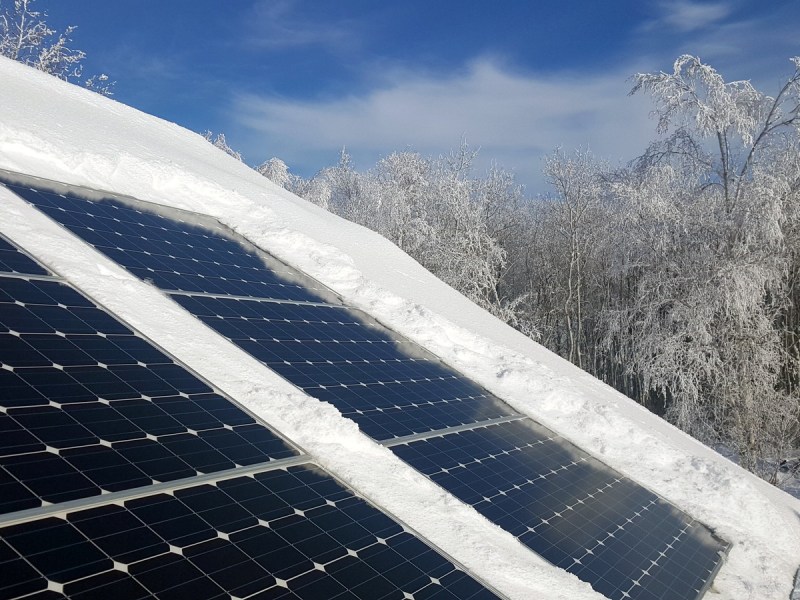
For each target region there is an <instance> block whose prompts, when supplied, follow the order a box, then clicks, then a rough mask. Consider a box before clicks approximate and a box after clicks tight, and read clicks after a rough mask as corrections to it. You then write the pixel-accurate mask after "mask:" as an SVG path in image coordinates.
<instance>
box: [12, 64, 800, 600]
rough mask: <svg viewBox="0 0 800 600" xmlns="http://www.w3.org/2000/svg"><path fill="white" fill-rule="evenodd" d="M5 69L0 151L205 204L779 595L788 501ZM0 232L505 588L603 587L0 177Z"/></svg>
mask: <svg viewBox="0 0 800 600" xmlns="http://www.w3.org/2000/svg"><path fill="white" fill-rule="evenodd" d="M0 81H2V85H1V86H0V102H1V104H0V106H2V113H0V168H2V169H7V170H10V171H15V172H20V173H24V174H28V175H34V176H39V177H43V178H46V179H52V180H57V181H63V182H66V183H70V184H75V185H83V186H86V187H90V188H94V189H98V190H103V191H109V192H114V193H117V194H124V195H130V196H133V197H135V198H139V199H142V200H147V201H151V202H156V203H161V204H165V205H169V206H174V207H177V208H183V209H188V210H192V211H195V212H200V213H205V214H209V215H212V216H215V217H217V218H218V219H219V220H220V221H222V222H223V223H225V224H227V225H228V226H230V227H231V228H233V229H234V230H236V231H238V232H239V233H241V234H243V235H245V236H246V237H247V238H248V239H249V240H250V241H252V242H254V243H256V244H257V245H259V246H261V247H262V248H263V249H265V250H267V251H269V252H271V253H272V254H274V255H276V256H278V257H279V258H281V259H283V260H285V261H286V262H288V263H290V264H292V265H294V266H296V267H298V268H300V269H301V270H303V271H305V272H306V273H308V274H309V275H311V276H313V277H315V278H317V279H318V280H319V281H321V282H322V283H324V284H326V285H327V286H329V287H330V288H332V289H333V290H334V291H336V292H337V293H339V294H340V295H341V296H342V297H343V298H344V299H345V301H346V302H348V303H350V304H352V305H355V306H357V307H360V308H363V309H365V310H367V311H368V312H369V313H371V314H372V315H374V316H375V317H376V318H378V319H379V320H381V321H382V322H383V323H385V324H386V325H388V326H389V327H391V328H393V329H395V330H396V331H398V332H399V333H401V334H403V335H406V336H407V337H409V338H411V339H413V340H415V341H416V342H418V343H420V344H421V345H423V346H425V347H426V348H428V349H429V350H431V351H433V352H434V353H435V354H437V355H438V356H440V357H441V358H442V359H444V360H445V361H446V362H448V363H450V364H451V365H452V366H454V367H455V368H457V369H459V370H461V371H463V372H465V373H467V374H469V375H470V376H471V377H472V378H473V379H475V380H476V381H477V382H478V383H480V384H482V385H483V386H484V387H486V388H487V389H489V390H490V391H492V392H494V393H496V394H497V395H498V396H500V397H501V398H503V399H504V400H506V401H507V402H509V404H511V405H512V406H513V407H514V408H515V409H517V410H519V411H521V412H524V413H526V414H529V415H530V416H532V417H533V418H535V419H536V420H538V421H540V422H541V423H543V424H544V425H546V426H548V427H550V428H552V429H554V430H555V431H556V432H558V433H560V434H561V435H563V436H565V437H566V438H568V439H570V440H572V441H573V442H575V443H576V444H577V445H579V446H581V447H582V448H583V449H585V450H587V451H588V452H590V453H593V454H594V455H595V456H597V457H598V458H600V459H601V460H602V461H604V462H606V463H607V464H609V465H610V466H612V467H614V468H616V469H618V470H620V471H622V472H623V473H625V474H627V475H629V476H630V477H632V478H633V479H635V480H637V481H638V482H640V483H641V484H643V485H645V486H646V487H648V488H650V489H652V490H653V491H655V492H657V493H659V494H660V495H662V496H664V497H665V498H667V499H668V500H670V501H671V502H673V503H674V504H676V505H677V506H678V507H680V508H681V509H683V510H684V511H686V512H687V513H689V514H690V515H691V516H692V517H694V518H696V519H698V520H700V521H702V522H704V523H706V524H707V525H709V526H710V527H712V528H713V529H715V530H716V532H717V533H718V534H719V535H720V536H722V537H724V538H725V539H726V540H728V541H730V542H732V543H733V547H732V549H731V551H730V554H729V557H728V560H727V562H726V564H725V565H723V567H722V570H721V571H720V573H719V574H718V576H717V578H716V582H715V585H714V588H713V589H714V590H715V591H716V592H719V596H716V597H720V598H731V599H733V598H737V599H738V598H747V597H751V598H759V599H761V598H763V599H771V598H776V599H778V598H780V599H785V598H787V597H788V596H789V593H790V590H791V585H792V579H793V576H794V572H795V570H796V569H797V566H798V562H799V559H798V557H800V517H799V515H800V501H798V500H796V499H794V498H792V497H790V496H788V495H787V494H784V493H782V492H780V491H778V490H776V489H774V488H772V487H771V486H769V485H768V484H766V483H764V482H762V481H761V480H759V479H757V478H755V477H753V476H752V475H750V474H748V473H746V472H745V471H743V470H742V469H739V468H738V467H736V466H735V465H733V464H731V463H729V462H728V461H727V460H725V459H723V458H722V457H720V456H719V455H717V454H716V453H714V452H713V451H711V450H709V449H708V448H706V447H704V446H702V445H701V444H699V443H697V442H696V441H694V440H693V439H691V438H690V437H688V436H686V435H685V434H683V433H682V432H680V431H678V430H676V429H674V428H673V427H671V426H669V425H668V424H666V423H664V422H663V421H661V420H660V419H658V418H657V417H655V416H653V415H651V414H650V413H649V412H647V411H646V410H645V409H643V408H641V407H639V406H638V405H636V404H635V403H634V402H632V401H630V400H628V399H627V398H625V397H624V396H621V395H620V394H618V393H616V392H615V391H613V390H611V389H610V388H608V387H607V386H605V385H603V384H602V383H600V382H598V381H597V380H595V379H594V378H592V377H590V376H588V375H586V374H585V373H583V372H581V371H580V370H578V369H577V368H576V367H574V366H572V365H571V364H569V363H568V362H566V361H564V360H562V359H560V358H558V357H556V356H554V355H553V354H551V353H550V352H548V351H547V350H545V349H543V348H542V347H541V346H539V345H538V344H536V343H534V342H532V341H531V340H529V339H527V338H525V337H524V336H522V335H521V334H519V333H518V332H516V331H514V330H513V329H511V328H509V327H507V326H506V325H504V324H502V323H501V322H499V321H498V320H496V319H495V318H494V317H492V316H491V315H489V314H488V313H486V312H485V311H483V310H482V309H480V308H478V307H477V306H475V305H474V304H472V303H470V302H469V301H468V300H466V299H465V298H463V297H462V296H461V295H459V294H458V293H457V292H455V291H453V290H452V289H451V288H449V287H447V286H446V285H444V284H443V283H441V282H440V281H438V280H437V279H436V278H434V277H433V276H432V275H431V274H430V273H428V272H427V271H425V270H424V269H422V268H421V267H420V266H419V265H418V264H417V263H416V262H415V261H413V260H412V259H411V258H409V257H408V256H407V255H405V254H403V253H402V252H401V251H399V250H398V249H397V248H396V247H395V246H394V245H392V244H391V243H389V242H388V241H386V240H384V239H383V238H381V237H380V236H377V235H376V234H374V233H372V232H369V231H367V230H365V229H363V228H361V227H359V226H357V225H354V224H351V223H348V222H346V221H343V220H341V219H339V218H338V217H336V216H334V215H331V214H329V213H327V212H325V211H323V210H321V209H319V208H317V207H315V206H313V205H310V204H308V203H306V202H305V201H303V200H301V199H299V198H297V197H295V196H293V195H291V194H289V193H288V192H286V191H284V190H282V189H279V188H277V187H276V186H274V185H272V184H271V183H270V182H269V181H267V180H266V179H264V178H263V177H261V176H259V175H258V174H257V173H255V172H254V171H252V170H251V169H249V168H248V167H246V166H245V165H243V164H241V163H239V162H237V161H235V160H234V159H232V158H230V157H227V156H225V155H223V154H222V153H221V152H219V151H218V150H216V149H215V148H213V147H212V146H211V145H210V144H208V143H207V142H205V140H203V139H202V138H201V137H200V136H199V135H196V134H194V133H191V132H189V131H186V130H184V129H181V128H180V127H177V126H176V125H174V124H170V123H166V122H164V121H161V120H159V119H156V118H154V117H151V116H148V115H145V114H143V113H140V112H138V111H136V110H134V109H131V108H129V107H126V106H124V105H121V104H119V103H116V102H113V101H110V100H108V99H106V98H103V97H100V96H98V95H96V94H92V93H89V92H86V91H85V90H82V89H80V88H77V87H74V86H70V85H67V84H64V83H63V82H60V81H58V80H56V79H54V78H51V77H49V76H46V75H43V74H41V73H38V72H36V71H33V70H30V69H28V68H25V67H22V66H21V65H18V64H16V63H13V62H11V61H8V60H4V59H3V60H0ZM0 232H2V233H4V234H6V235H8V236H9V237H10V238H11V239H12V240H15V241H16V242H18V243H20V244H21V245H23V247H25V248H26V249H27V250H29V251H30V252H31V253H32V254H34V255H35V256H36V257H38V258H40V259H41V260H42V261H43V262H45V263H46V264H47V265H49V266H50V267H52V268H53V269H54V270H55V271H57V272H58V273H60V274H62V275H64V276H65V277H66V278H67V279H69V280H70V281H73V282H74V283H75V284H76V285H78V287H79V288H81V289H82V290H84V291H85V292H87V293H88V294H89V295H91V296H92V297H94V298H95V299H96V300H97V301H99V302H101V303H102V304H104V305H105V306H107V307H108V308H110V309H111V310H112V311H114V312H116V313H117V314H119V315H120V316H122V317H123V318H124V319H126V320H127V321H128V322H130V323H131V324H132V325H133V326H135V327H136V328H138V329H139V330H140V331H142V332H143V333H144V334H145V335H147V336H148V337H151V338H152V339H154V340H155V341H156V342H157V343H159V344H160V345H162V346H163V347H164V348H166V349H167V350H168V351H170V352H172V353H173V354H174V355H176V356H177V357H178V358H179V359H181V360H182V361H184V362H186V363H187V364H189V366H190V367H192V368H194V369H196V370H197V371H199V372H200V373H201V374H202V375H204V376H205V377H207V378H208V379H210V380H212V381H214V382H216V383H218V385H220V387H221V388H222V389H223V390H224V391H226V392H227V393H229V394H230V395H231V396H233V397H234V398H235V399H237V400H238V401H240V402H242V403H244V404H247V405H248V406H250V407H252V408H253V410H255V411H256V412H259V413H260V414H262V415H263V416H264V418H265V420H266V421H267V422H268V423H270V424H272V425H274V426H276V427H277V428H278V429H280V430H281V431H282V432H283V433H284V434H286V435H287V436H288V437H289V438H290V439H292V440H293V441H295V442H296V443H298V444H300V445H301V446H303V447H304V448H305V449H306V450H307V451H308V452H310V453H311V454H312V455H314V456H315V457H316V458H317V459H318V460H319V462H320V463H321V464H322V465H323V466H325V467H326V468H328V469H330V470H331V471H332V472H334V473H335V474H337V475H339V476H340V477H342V478H343V479H345V480H346V481H347V482H348V483H350V484H351V485H353V486H354V487H356V488H357V489H359V491H361V492H362V493H364V494H365V495H367V496H369V497H371V498H372V499H373V500H374V501H376V502H377V503H379V504H381V505H383V506H385V507H386V508H387V509H388V510H390V511H392V512H393V513H394V514H395V515H396V516H398V517H399V518H400V519H402V520H404V521H406V522H407V523H409V524H410V525H411V526H412V527H413V528H415V529H417V530H418V531H420V532H421V533H422V534H423V535H424V536H425V537H428V538H429V539H431V540H432V541H433V542H434V543H435V544H437V545H438V546H439V547H441V548H442V549H443V550H444V551H446V552H448V553H450V554H451V555H452V556H453V557H454V558H456V559H457V560H459V561H460V562H462V563H463V564H465V566H467V567H468V568H470V569H471V570H473V571H474V572H475V573H476V574H477V575H478V576H479V577H482V578H484V579H485V580H486V581H488V582H490V583H491V584H492V585H494V586H495V587H497V589H498V590H500V591H501V592H503V593H505V594H507V595H508V596H510V597H512V598H536V597H547V598H577V599H582V598H587V599H588V598H598V597H599V595H598V594H596V593H595V592H593V591H592V590H591V588H589V586H588V585H587V584H585V583H583V582H580V581H578V580H577V579H576V578H575V577H573V576H571V575H569V574H567V573H566V572H564V571H561V570H560V569H557V568H555V567H552V566H550V565H548V564H546V563H545V562H544V561H543V560H541V559H539V558H538V557H536V556H535V555H533V554H532V553H531V552H529V551H528V550H527V549H526V548H524V547H523V546H522V545H521V544H519V543H518V542H517V541H516V540H515V539H514V538H513V537H512V536H511V535H510V534H507V533H506V532H504V531H502V530H500V529H499V528H497V527H495V526H494V525H492V524H490V523H488V522H487V521H485V520H484V519H483V518H482V517H480V516H479V515H478V514H477V513H475V511H473V510H472V509H470V508H468V507H466V506H464V505H462V504H461V503H460V502H458V501H456V500H455V499H453V498H452V497H451V496H449V495H448V494H446V493H444V492H443V491H441V490H440V489H439V488H438V487H436V486H435V485H433V484H432V483H430V482H429V481H428V480H427V479H425V478H424V477H422V476H421V475H420V474H419V473H417V472H416V471H414V470H413V469H411V468H410V467H408V466H406V465H405V464H404V463H402V462H400V461H399V459H397V458H396V457H394V455H393V454H392V453H391V452H389V451H388V450H386V449H385V448H382V447H380V446H379V445H378V444H376V443H374V442H372V441H371V440H369V439H368V438H367V437H366V436H363V435H362V434H360V433H359V432H358V430H357V429H356V427H355V426H354V424H353V423H352V422H351V421H349V420H347V419H344V418H342V417H341V416H340V415H339V413H338V411H336V410H335V409H334V408H333V407H332V406H330V405H327V404H324V403H322V402H319V401H317V400H314V399H312V398H310V397H308V396H306V395H304V394H303V393H301V392H299V391H298V390H297V389H295V388H294V387H292V386H291V385H289V384H287V383H286V382H285V381H283V380H282V379H281V378H279V377H278V376H276V375H274V374H273V373H271V372H270V371H269V370H268V369H266V368H265V367H263V366H262V365H261V364H260V363H258V362H257V361H256V360H255V359H253V358H251V357H250V356H248V355H246V354H245V353H243V352H242V351H241V350H239V349H238V348H235V347H234V346H233V345H232V344H229V343H227V342H225V341H224V340H221V339H220V338H219V337H218V336H217V335H216V334H214V333H212V332H211V331H210V330H206V329H205V328H204V327H198V325H197V322H196V321H195V320H194V318H193V317H191V316H189V315H188V314H187V313H185V312H184V311H183V310H181V309H180V308H179V307H178V306H177V305H175V304H174V303H172V302H171V301H170V300H169V299H168V298H166V297H165V296H164V295H163V294H161V293H160V292H158V291H157V290H155V289H154V288H153V287H151V286H148V285H146V284H144V283H142V282H140V281H139V280H138V279H136V278H134V277H133V276H131V275H130V274H129V273H128V272H127V271H125V270H123V269H122V268H121V267H119V266H118V265H116V264H115V263H113V262H112V261H110V260H108V259H107V258H105V257H104V256H102V255H100V254H98V253H97V252H96V251H94V250H93V249H91V248H89V247H88V246H86V245H85V244H83V243H82V242H80V241H79V240H77V239H76V238H75V237H74V236H72V235H71V234H69V233H68V232H67V231H66V230H64V229H62V228H61V227H59V226H57V225H55V224H54V223H53V222H51V221H49V220H48V219H47V218H46V217H44V216H43V215H41V214H40V213H38V212H37V211H35V210H34V209H33V208H31V207H30V206H28V205H26V204H24V203H22V202H21V201H19V200H18V199H16V198H15V197H14V196H13V195H11V194H10V193H8V192H6V191H5V190H2V189H0ZM365 464H367V465H369V468H364V466H363V465H365ZM398 487H402V489H403V492H404V493H403V494H402V495H401V494H397V493H396V490H397V488H398Z"/></svg>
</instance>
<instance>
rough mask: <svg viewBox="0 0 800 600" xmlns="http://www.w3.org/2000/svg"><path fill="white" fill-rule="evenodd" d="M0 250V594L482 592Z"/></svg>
mask: <svg viewBox="0 0 800 600" xmlns="http://www.w3.org/2000/svg"><path fill="white" fill-rule="evenodd" d="M0 252H2V255H1V256H2V261H3V262H2V263H0V271H3V270H4V271H6V273H2V272H0V367H1V368H0V514H1V515H3V517H1V518H0V523H2V522H6V523H13V524H10V525H7V526H4V527H0V599H3V600H5V599H9V598H21V597H24V598H26V599H34V598H38V599H45V598H73V599H83V600H88V599H90V598H96V599H103V600H106V599H108V598H112V597H114V598H119V599H120V600H125V599H134V598H151V597H155V598H159V599H165V600H166V599H171V598H175V599H177V598H186V597H193V598H198V599H199V598H230V597H242V598H244V597H248V598H258V599H267V598H285V599H289V598H303V599H308V600H311V599H323V598H325V599H327V598H337V599H342V600H345V599H356V598H362V599H372V598H386V599H389V598H404V597H405V598H416V599H422V598H437V599H441V600H455V599H456V598H472V599H475V600H478V599H487V600H488V599H489V598H496V596H495V594H493V593H492V592H490V591H489V590H487V589H486V588H485V587H484V586H482V585H481V584H480V583H478V582H477V581H475V580H474V579H473V578H471V577H470V576H469V575H467V574H466V573H465V572H464V571H463V570H462V569H460V568H459V567H458V566H456V565H455V564H453V563H452V561H450V560H449V559H447V558H445V557H443V556H441V555H440V554H439V553H438V552H436V551H434V550H433V549H432V548H431V547H430V546H428V545H427V544H425V543H424V542H422V541H421V540H419V539H418V538H416V537H415V536H414V535H413V534H411V533H409V532H408V531H406V530H405V529H404V528H403V527H402V526H401V525H399V524H398V523H397V522H396V521H394V520H392V519H391V518H389V517H388V516H386V515H385V514H383V513H381V512H380V511H379V510H377V509H376V508H374V507H372V506H370V505H369V504H367V503H366V502H365V501H364V500H363V499H361V498H358V497H357V496H355V495H354V494H353V493H352V492H350V491H349V490H347V489H346V488H344V487H343V486H342V485H340V484H339V483H337V482H336V481H335V480H334V479H333V478H331V477H330V476H329V475H327V474H326V473H324V472H323V471H322V470H320V469H319V468H317V467H315V466H314V465H311V464H306V465H301V466H292V467H285V468H276V467H277V466H279V465H280V464H283V463H285V462H286V461H283V463H282V462H277V463H276V467H271V466H270V464H269V463H271V462H275V461H281V459H285V458H288V457H297V456H299V455H298V453H297V451H296V450H294V449H292V448H291V447H290V446H289V445H287V444H286V443H285V442H284V441H283V440H281V439H280V438H279V437H278V436H276V435H275V434H274V433H272V432H271V431H270V430H269V429H268V428H266V427H265V426H263V425H262V424H260V423H257V422H256V421H255V420H254V419H253V418H252V417H251V416H250V415H249V414H247V413H246V412H244V411H243V410H242V409H240V408H239V407H237V406H235V405H234V404H233V403H231V402H230V401H229V400H227V399H226V398H224V397H223V396H221V395H219V394H217V393H215V392H214V391H213V390H212V389H211V388H210V387H209V386H208V385H206V384H205V383H203V382H202V381H200V380H199V379H198V378H197V377H195V376H194V375H193V374H191V373H189V372H188V371H186V370H185V369H184V368H182V367H181V366H180V365H178V364H176V363H175V362H174V361H173V360H172V359H170V358H169V357H168V356H166V355H165V354H164V353H162V352H161V351H159V350H158V349H156V348H155V347H153V346H152V345H150V344H149V343H148V342H147V341H145V340H144V339H143V338H141V337H139V336H138V335H137V334H136V333H135V332H133V331H131V330H130V329H129V328H128V327H126V326H125V325H123V324H122V323H120V322H119V321H117V320H116V319H114V318H113V317H112V316H111V315H110V314H108V313H107V312H105V311H104V310H102V309H100V308H99V307H97V306H96V305H94V303H92V302H91V301H90V300H89V299H88V298H86V297H85V296H83V295H81V294H80V293H78V292H77V291H75V290H74V289H73V288H71V287H69V286H68V285H66V284H64V283H62V282H59V281H57V280H55V279H52V278H45V277H47V271H46V270H45V269H43V268H42V267H40V266H39V265H37V264H36V263H35V262H34V261H33V260H31V259H30V258H29V257H28V256H26V255H25V254H24V253H22V252H21V251H19V250H18V249H17V248H15V247H14V246H13V245H11V244H10V243H9V242H7V241H6V240H4V239H2V238H0ZM26 273H29V274H31V275H35V276H44V277H42V278H41V279H25V278H24V274H26ZM241 465H255V466H253V467H251V470H254V471H255V472H254V473H253V474H252V475H249V476H236V471H228V470H229V469H235V468H236V467H239V466H241ZM259 465H261V467H260V469H259ZM223 471H227V473H228V474H227V475H226V473H223ZM207 473H219V475H218V477H220V478H221V479H219V480H212V482H211V483H207V482H204V483H199V482H197V480H198V477H197V476H198V475H200V474H207ZM231 473H232V474H231ZM226 477H227V478H226ZM159 482H174V483H173V485H175V486H177V488H175V489H168V490H166V491H165V490H164V485H163V484H162V485H160V486H159V489H158V491H155V490H154V491H152V492H151V491H150V489H151V488H153V485H154V484H156V483H159ZM114 492H116V494H114V502H113V503H106V502H104V496H103V495H102V494H105V493H114ZM125 498H128V499H127V500H126V499H125ZM81 499H83V501H82V502H81ZM67 501H73V502H72V504H70V505H68V506H70V508H69V509H67V510H63V509H62V508H61V503H64V502H67ZM76 502H77V504H78V505H79V506H77V507H74V506H73V505H74V504H75V503H76ZM80 505H83V506H80ZM25 509H28V510H27V511H25ZM18 511H25V512H21V513H20V512H18Z"/></svg>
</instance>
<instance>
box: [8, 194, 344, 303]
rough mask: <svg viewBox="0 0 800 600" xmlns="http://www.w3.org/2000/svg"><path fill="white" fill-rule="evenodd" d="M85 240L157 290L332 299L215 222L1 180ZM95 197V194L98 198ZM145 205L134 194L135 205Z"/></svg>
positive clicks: (330, 295) (117, 200)
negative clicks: (157, 288)
mask: <svg viewBox="0 0 800 600" xmlns="http://www.w3.org/2000/svg"><path fill="white" fill-rule="evenodd" d="M5 185H6V186H7V187H8V188H9V189H11V190H12V191H13V192H14V193H16V194H17V195H18V196H20V197H21V198H23V199H25V200H27V201H28V202H30V203H32V204H33V205H35V206H36V207H37V208H39V209H40V210H41V211H43V212H44V213H45V214H48V215H49V216H50V217H52V218H53V219H54V220H56V221H57V222H59V223H61V224H62V225H63V226H65V227H66V228H67V229H69V230H70V231H72V232H73V233H75V234H76V235H78V236H79V237H81V238H83V239H84V240H85V241H86V242H88V243H89V244H91V245H92V246H94V247H95V248H97V249H98V250H100V251H101V252H103V253H105V254H106V255H108V256H109V257H110V258H112V259H113V260H115V261H116V262H118V263H119V264H121V265H123V266H124V267H126V268H127V269H128V270H129V271H131V272H132V273H134V274H135V275H137V276H138V277H140V278H141V279H144V280H148V281H151V282H152V283H153V284H154V285H156V286H158V287H160V288H162V289H175V290H182V291H195V292H207V293H224V294H233V295H238V296H244V297H251V296H252V297H265V298H276V299H287V300H306V301H311V302H338V299H336V297H335V296H334V295H333V294H332V293H331V292H329V291H328V290H325V289H323V288H322V287H320V286H318V285H316V284H315V282H314V281H313V280H311V279H310V278H307V277H304V276H302V275H300V274H298V273H297V272H295V271H294V270H291V269H289V268H288V267H285V266H284V265H282V264H281V263H279V262H278V261H276V260H274V259H272V258H271V257H269V256H268V255H266V254H264V253H263V252H260V251H259V250H257V249H256V248H255V246H252V245H251V244H248V243H246V242H245V241H244V240H243V239H242V240H241V241H240V240H239V239H238V238H237V239H233V236H232V235H231V234H230V233H229V232H228V231H227V230H226V229H225V228H224V227H223V226H222V225H220V224H219V223H218V222H217V221H214V220H212V219H210V218H208V217H204V216H202V215H195V214H191V213H186V212H185V211H181V213H180V215H181V216H182V217H183V218H181V216H177V211H173V212H172V213H171V215H172V214H174V215H176V216H174V217H172V218H169V217H166V216H164V215H162V214H159V212H158V211H160V210H164V209H163V208H160V207H158V206H156V205H147V208H148V210H140V209H139V208H138V207H137V206H133V205H132V203H131V202H125V201H122V200H121V199H112V198H103V199H102V200H100V201H96V200H89V199H86V198H83V197H80V196H77V195H75V194H73V193H70V192H65V193H56V192H50V191H45V190H37V189H34V188H32V187H30V186H28V185H19V184H15V183H11V182H7V183H6V184H5ZM99 199H100V198H98V200H99ZM139 204H144V203H140V202H139V201H137V205H139Z"/></svg>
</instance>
